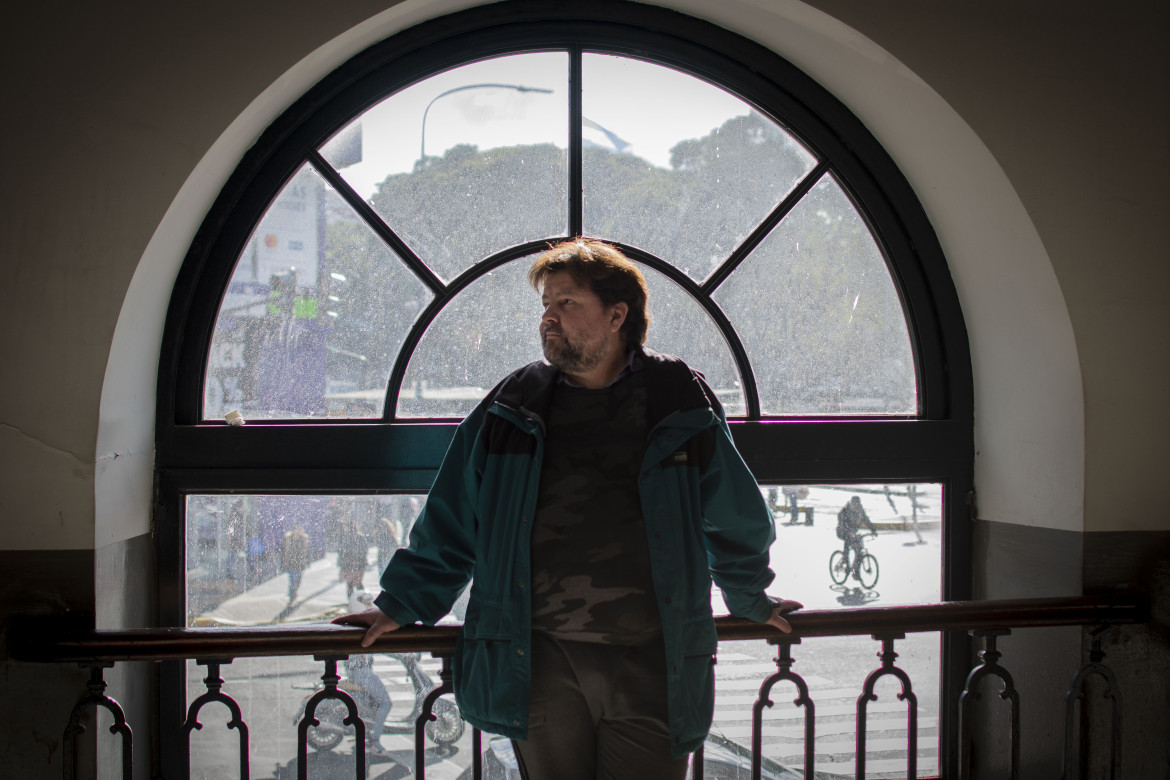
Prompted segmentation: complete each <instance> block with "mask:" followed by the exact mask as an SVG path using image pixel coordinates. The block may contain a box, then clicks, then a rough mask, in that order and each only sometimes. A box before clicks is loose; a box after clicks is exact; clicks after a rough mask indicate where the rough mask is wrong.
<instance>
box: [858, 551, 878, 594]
mask: <svg viewBox="0 0 1170 780" xmlns="http://www.w3.org/2000/svg"><path fill="white" fill-rule="evenodd" d="M857 573H858V575H859V577H860V579H861V587H863V588H865V589H866V590H869V589H870V588H872V587H873V586H874V585H877V581H878V562H877V558H875V557H873V556H872V555H870V554H869V553H868V552H866V553H862V555H861V567H860V568H859V569H858V571H857Z"/></svg>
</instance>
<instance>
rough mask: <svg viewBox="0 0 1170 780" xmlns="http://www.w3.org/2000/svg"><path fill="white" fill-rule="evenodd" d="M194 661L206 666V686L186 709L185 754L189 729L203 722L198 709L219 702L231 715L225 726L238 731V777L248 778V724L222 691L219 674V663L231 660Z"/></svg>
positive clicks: (189, 741)
mask: <svg viewBox="0 0 1170 780" xmlns="http://www.w3.org/2000/svg"><path fill="white" fill-rule="evenodd" d="M195 663H197V664H199V665H200V666H206V667H207V676H206V677H204V678H203V684H204V685H205V686H207V692H206V693H204V694H203V695H202V696H200V697H199V698H197V699H196V700H195V701H193V702H191V706H190V707H189V708H188V710H187V720H185V721H184V722H183V735H184V736H185V737H186V738H187V755H188V757H189V756H190V755H191V731H192V730H194V729H202V728H203V724H202V723H200V722H199V710H201V709H202V708H203V705H204V704H209V703H211V702H219V703H220V704H223V705H224V706H226V707H227V708H228V712H230V713H231V716H232V719H231V720H229V721H228V722H227V727H228V728H229V729H237V730H238V731H239V734H240V778H241V780H248V778H249V777H250V776H251V775H250V770H249V768H248V724H246V723H244V718H243V713H242V712H241V711H240V705H239V704H238V703H237V702H236V700H235V699H233V698H232V697H231V696H228V695H227V694H226V693H224V692H223V691H222V688H223V678H222V677H220V675H219V667H220V665H221V664H224V663H228V664H230V663H231V661H201V660H198V659H196V660H195Z"/></svg>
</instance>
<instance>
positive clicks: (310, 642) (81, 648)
mask: <svg viewBox="0 0 1170 780" xmlns="http://www.w3.org/2000/svg"><path fill="white" fill-rule="evenodd" d="M1146 620H1148V607H1147V605H1146V604H1145V603H1144V602H1143V601H1142V600H1141V599H1140V598H1135V597H1130V596H1108V597H1106V596H1095V597H1079V598H1055V599H1027V600H1006V601H982V602H947V603H941V604H926V605H915V606H902V607H877V608H859V609H842V610H826V611H807V612H798V613H795V614H793V615H792V616H790V622H791V623H792V627H793V633H792V634H788V635H783V634H780V633H779V632H777V631H775V630H774V629H771V628H768V627H766V626H761V625H760V624H757V623H752V622H750V621H745V620H738V619H735V618H726V617H725V618H719V619H717V621H716V623H717V626H718V630H719V638H720V643H721V645H722V643H724V642H729V641H735V640H747V639H766V640H767V641H768V642H769V643H771V644H774V645H776V646H777V657H776V659H775V660H776V664H777V671H776V672H775V673H773V674H771V675H770V676H768V677H767V678H766V679H764V680H763V681H762V683H761V686H760V689H759V695H758V697H757V699H756V701H755V704H754V705H753V711H752V746H751V772H752V775H751V776H752V778H753V780H759V778H760V777H761V772H762V769H761V767H762V764H763V762H764V761H765V759H764V757H763V755H762V753H763V751H762V743H761V733H762V728H763V714H764V710H765V709H766V708H770V707H771V706H772V704H773V702H772V700H771V699H770V698H769V697H770V694H771V690H772V688H773V686H774V685H775V684H776V683H778V682H782V681H786V682H789V683H792V684H793V685H794V686H795V687H796V689H797V691H798V694H799V695H798V697H797V699H796V700H795V702H794V704H795V705H796V706H797V707H800V708H803V709H804V745H803V772H804V775H803V776H804V777H806V778H812V777H817V776H818V774H817V773H816V772H815V771H814V756H815V742H816V731H815V719H814V711H815V710H814V708H815V704H814V702H813V700H812V698H811V697H810V695H809V688H808V686H807V684H806V682H805V680H804V679H803V678H802V677H801V676H800V675H799V674H796V673H795V672H793V671H792V664H793V655H792V653H793V648H794V647H795V646H797V645H799V644H800V642H801V639H803V638H811V637H828V636H847V635H869V636H872V637H873V638H874V640H876V641H877V642H879V643H880V645H881V651H880V652H879V654H878V656H879V658H880V660H881V665H880V666H879V667H878V668H876V669H874V670H872V671H871V672H870V673H869V675H868V676H867V677H866V679H865V682H864V685H863V687H862V691H861V693H860V695H859V697H858V699H857V705H856V741H857V749H856V753H855V761H856V771H855V776H856V777H857V778H859V779H860V778H865V776H866V766H865V760H866V746H865V738H866V727H867V705H868V704H869V702H871V701H874V700H875V699H876V696H875V695H874V686H875V684H876V683H877V681H878V680H879V679H880V678H882V677H885V676H890V677H893V678H895V679H896V680H897V681H898V682H899V683H900V685H901V691H900V693H899V694H898V698H899V699H900V700H902V701H904V702H906V705H907V728H906V734H907V746H906V757H907V758H906V762H907V765H906V776H907V777H909V778H915V777H917V776H918V775H917V755H918V750H917V732H918V729H917V706H916V698H915V694H914V692H913V689H912V684H911V680H910V677H909V676H908V675H907V674H906V673H905V672H904V671H903V670H902V669H900V668H899V667H898V666H896V665H895V660H896V658H897V653H896V652H895V650H894V646H895V642H897V641H899V640H901V639H904V638H905V636H906V635H907V634H908V633H917V632H935V631H942V632H957V631H963V632H968V633H970V634H971V635H972V636H973V637H975V639H976V641H980V642H982V643H983V649H982V650H981V651H979V653H978V658H979V661H978V663H977V664H976V665H975V666H974V668H972V669H971V670H970V673H969V674H968V675H967V678H966V685H965V687H964V690H963V692H962V694H961V695H960V696H959V701H958V706H957V710H958V711H957V712H956V713H955V716H956V717H957V719H958V730H957V733H958V742H959V745H958V756H959V762H958V770H957V771H958V776H959V777H960V778H965V777H968V776H969V773H970V760H971V755H970V745H971V734H972V728H973V725H972V720H973V717H974V713H975V705H976V703H977V700H978V699H979V697H980V694H979V692H978V691H977V688H978V687H979V685H980V684H981V683H982V682H984V681H985V680H987V679H989V678H994V679H997V680H998V681H999V684H1000V686H1001V689H1000V691H999V696H1000V698H1002V699H1004V700H1006V701H1008V702H1009V704H1010V722H1009V723H1008V726H1007V735H1008V750H1009V752H1010V756H1009V757H1008V764H1009V766H1010V773H1011V777H1013V778H1016V777H1018V776H1019V771H1020V762H1019V755H1020V737H1019V717H1020V716H1019V693H1018V691H1017V690H1016V688H1015V684H1014V681H1013V679H1012V676H1011V674H1010V673H1009V672H1008V669H1007V667H1006V666H1005V665H1004V664H1001V659H1002V653H1001V652H1000V650H999V649H998V648H997V639H998V638H999V637H1002V636H1004V635H1006V634H1009V633H1010V632H1011V631H1013V630H1016V629H1021V628H1035V627H1045V626H1089V627H1092V629H1093V631H1092V632H1091V633H1090V637H1091V648H1090V649H1089V650H1088V651H1087V652H1086V662H1085V665H1084V666H1083V668H1081V669H1080V671H1078V672H1077V673H1076V675H1075V676H1074V678H1073V680H1072V683H1071V685H1070V688H1069V692H1068V696H1067V697H1066V713H1065V723H1066V728H1065V746H1064V762H1065V764H1064V766H1065V773H1064V776H1065V777H1069V778H1073V777H1077V776H1078V773H1079V764H1078V761H1077V756H1078V755H1083V752H1084V751H1083V749H1081V748H1083V745H1084V743H1085V741H1086V740H1087V738H1088V737H1087V730H1088V725H1087V724H1086V723H1085V719H1084V718H1080V719H1078V718H1076V717H1075V715H1076V712H1077V708H1078V707H1080V706H1082V704H1083V701H1084V698H1085V695H1086V688H1085V681H1086V679H1088V678H1089V677H1094V676H1096V677H1099V678H1100V679H1101V680H1102V681H1103V684H1104V688H1105V689H1104V691H1103V694H1102V695H1103V697H1104V698H1106V699H1108V700H1109V702H1110V705H1111V709H1110V721H1109V723H1108V724H1107V729H1108V733H1109V750H1110V756H1109V760H1108V765H1109V766H1110V767H1111V768H1112V771H1113V772H1116V771H1117V767H1118V764H1119V761H1120V750H1121V742H1120V739H1121V733H1122V731H1121V728H1122V726H1121V693H1120V691H1119V690H1118V688H1117V684H1116V680H1115V678H1114V676H1113V674H1112V672H1111V671H1110V670H1109V668H1108V667H1107V666H1105V664H1104V653H1103V652H1102V650H1101V642H1100V635H1101V632H1103V631H1104V630H1106V629H1107V628H1109V627H1110V626H1113V625H1117V624H1124V623H1136V622H1144V621H1146ZM457 631H458V629H457V627H439V628H422V627H407V628H403V629H400V630H398V631H395V632H393V633H391V634H387V635H385V636H383V637H382V638H380V639H379V640H378V641H377V642H376V643H375V644H374V646H372V647H370V648H368V649H362V648H360V647H358V644H357V637H358V635H359V634H360V629H354V628H343V627H340V626H334V625H328V624H325V625H299V626H261V627H252V628H238V629H233V628H155V629H130V630H121V631H109V630H104V631H85V632H78V633H70V634H65V635H60V634H58V635H51V634H48V633H47V632H45V631H44V630H42V629H41V628H35V629H34V628H33V627H31V626H29V625H25V626H21V625H20V624H17V625H16V626H14V627H13V628H12V629H10V631H9V636H8V638H9V652H10V654H11V655H12V656H13V657H14V658H17V659H18V660H25V661H38V662H45V663H57V664H61V663H76V664H80V665H81V666H83V667H88V668H89V670H90V681H89V683H88V685H87V692H86V694H85V695H83V696H82V697H81V698H80V700H79V701H78V702H77V704H76V706H75V707H74V708H73V710H72V712H71V713H69V715H68V726H67V727H66V729H65V732H64V739H63V744H64V751H65V755H64V762H63V763H64V776H65V777H66V778H70V777H72V776H73V771H74V762H73V760H72V755H73V749H74V742H75V737H76V736H77V735H78V734H79V733H80V732H81V731H83V730H84V728H83V727H82V726H81V725H80V723H81V718H82V713H83V712H84V711H85V710H86V709H88V708H95V709H96V708H103V709H105V710H108V711H109V713H110V714H111V715H112V717H113V721H114V724H113V726H112V727H111V729H110V730H111V732H112V733H114V734H115V735H116V736H117V737H118V738H120V740H121V743H122V771H123V777H125V778H129V777H131V773H132V767H131V756H132V755H133V749H132V740H133V735H132V731H131V728H130V726H129V725H128V724H127V723H126V719H125V715H124V713H123V710H122V707H121V706H120V705H119V703H118V702H117V701H116V700H115V699H114V698H113V697H111V696H110V695H109V694H108V692H107V690H106V682H105V680H104V675H103V672H104V670H105V669H108V668H110V667H111V666H113V665H114V664H116V663H119V662H129V661H169V660H182V659H191V660H194V661H195V662H196V663H197V664H199V665H201V666H203V667H205V668H206V670H207V676H206V678H205V679H204V685H205V688H206V692H205V693H203V694H202V695H200V696H198V697H196V698H195V699H194V700H193V701H192V702H191V703H190V706H189V708H188V710H187V716H186V721H185V723H184V724H183V735H184V739H185V742H186V746H187V750H188V755H189V749H190V735H191V732H192V730H194V729H200V728H201V727H202V726H201V724H200V723H199V720H198V718H199V713H200V710H201V708H202V707H203V706H204V705H205V704H208V703H211V702H218V703H221V704H224V705H225V706H227V707H228V710H229V712H230V714H231V716H232V718H231V720H230V721H229V722H228V723H227V728H228V729H235V730H236V731H237V732H238V741H239V773H240V777H241V778H248V777H249V776H250V768H249V749H248V727H247V725H246V724H245V722H244V720H243V712H242V710H241V708H240V706H239V704H238V703H237V702H236V700H234V699H233V698H232V697H231V696H230V695H229V694H228V693H225V692H224V690H223V688H224V681H223V679H222V677H220V665H221V664H224V663H230V662H231V661H232V660H234V659H237V658H247V657H275V656H312V657H313V658H314V659H316V660H317V661H319V662H321V663H323V664H324V674H323V675H322V677H321V680H322V687H321V688H320V689H319V690H318V691H317V692H316V693H315V694H314V695H312V696H311V697H310V698H309V699H308V701H307V703H306V705H305V712H304V715H303V717H302V718H301V719H300V722H299V724H298V726H297V728H298V757H297V767H298V776H299V777H300V778H305V777H306V772H307V765H308V762H307V752H308V745H307V741H306V732H307V729H309V728H310V727H312V726H314V725H315V724H316V723H317V720H316V718H315V713H316V708H317V707H318V706H319V705H321V703H322V702H325V701H328V700H336V701H338V702H340V704H341V706H344V707H345V711H346V717H345V721H344V722H345V723H346V724H347V725H350V726H352V727H353V729H354V731H355V734H356V737H355V740H354V754H355V766H354V777H356V778H359V780H364V778H365V777H366V755H365V747H364V740H363V739H362V732H363V729H364V724H363V722H362V719H361V717H359V713H358V708H357V703H356V702H355V701H354V699H353V697H352V696H350V694H349V693H347V692H346V691H345V690H344V689H343V688H342V687H339V685H338V683H339V680H340V676H339V675H338V674H337V662H338V661H339V660H343V659H345V658H346V657H347V656H349V655H352V654H356V653H410V652H429V653H431V654H432V655H434V656H436V657H438V658H440V659H442V671H441V672H440V683H439V685H438V686H437V687H436V688H434V689H433V690H432V691H430V693H429V694H428V695H427V696H426V698H425V701H424V704H423V708H422V713H421V714H420V715H419V716H418V719H417V722H416V724H415V757H414V758H415V767H414V774H415V777H417V778H419V780H423V778H425V774H426V765H425V761H424V760H423V752H424V751H423V746H424V738H423V734H424V727H425V726H426V724H427V723H428V722H430V721H432V720H433V719H434V715H433V712H434V709H435V707H434V705H435V702H436V701H437V700H438V699H439V698H440V697H441V696H443V695H445V694H447V693H450V692H451V690H452V688H451V674H450V666H449V660H450V658H451V655H452V653H453V652H454V647H455V637H456V633H457ZM472 740H473V742H472V766H471V773H472V777H473V778H475V780H480V778H481V777H482V775H483V762H482V754H483V750H482V741H481V734H480V733H479V731H478V730H473V733H472ZM1078 751H1079V752H1078ZM1082 763H1083V762H1082ZM184 765H185V766H186V765H187V764H186V763H185V764H184ZM704 766H705V763H704V756H703V750H702V749H700V750H699V751H698V752H697V753H696V754H695V756H694V759H693V762H692V776H693V777H694V778H695V779H696V780H700V779H701V778H702V777H703V774H704Z"/></svg>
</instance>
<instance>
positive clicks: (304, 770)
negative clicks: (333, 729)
mask: <svg viewBox="0 0 1170 780" xmlns="http://www.w3.org/2000/svg"><path fill="white" fill-rule="evenodd" d="M348 657H349V656H347V655H328V656H322V655H316V656H313V660H315V661H324V662H325V674H323V675H321V682H322V683H324V684H325V687H324V688H322V689H321V690H319V691H317V692H316V693H315V694H313V695H312V696H311V697H310V698H309V701H308V702H306V703H305V716H304V717H303V718H301V722H300V723H299V724H297V780H308V778H309V727H310V726H319V725H321V721H319V720H317V718H316V715H315V713H316V712H317V705H318V704H320V703H321V702H323V701H325V700H326V699H336V700H338V701H340V702H341V703H342V704H344V705H345V709H346V712H347V713H348V715H347V716H346V718H345V719H344V720H343V721H342V724H343V725H345V726H353V741H354V751H353V752H354V758H355V759H356V766H355V767H354V777H356V778H357V780H365V777H366V724H365V723H364V722H363V721H362V719H361V717H360V716H359V715H358V707H357V702H355V701H354V700H353V697H352V696H350V695H349V694H348V693H346V692H345V691H344V690H342V689H341V688H338V687H337V684H338V683H339V682H341V677H340V676H338V674H337V662H338V661H344V660H345V659H346V658H348Z"/></svg>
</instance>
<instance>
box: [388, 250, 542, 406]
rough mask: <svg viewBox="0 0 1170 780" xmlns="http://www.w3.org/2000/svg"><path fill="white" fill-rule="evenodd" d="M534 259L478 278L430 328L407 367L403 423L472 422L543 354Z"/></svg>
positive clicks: (401, 397) (400, 402) (401, 396)
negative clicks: (493, 392)
mask: <svg viewBox="0 0 1170 780" xmlns="http://www.w3.org/2000/svg"><path fill="white" fill-rule="evenodd" d="M533 259H534V258H532V257H528V258H521V259H520V260H516V261H514V262H511V263H508V264H507V265H504V266H501V267H500V268H497V269H495V270H494V271H492V272H490V273H488V274H485V275H484V276H482V277H480V278H479V279H476V280H475V281H474V282H472V283H471V285H470V286H469V287H468V288H467V289H465V290H464V291H463V292H461V293H460V294H459V295H458V296H457V297H456V298H455V299H454V300H453V301H451V303H450V304H448V305H447V307H446V308H445V309H443V311H441V312H440V313H439V316H438V317H436V318H435V321H434V322H432V323H431V325H430V327H429V328H427V332H426V333H425V334H424V335H423V337H422V340H421V341H420V342H419V345H418V348H417V349H415V351H414V355H412V356H411V359H410V363H409V365H408V366H407V368H406V376H405V378H404V380H403V384H402V390H401V392H400V394H399V396H398V412H397V413H398V416H400V417H465V416H466V415H467V414H468V412H470V411H471V410H472V409H473V408H475V405H476V403H478V402H479V400H480V399H482V398H483V397H484V396H485V395H487V392H488V390H490V389H491V388H492V387H495V385H496V383H498V382H499V381H500V380H501V379H503V378H504V377H505V376H507V375H508V374H510V373H511V372H512V371H514V370H516V369H517V368H520V367H521V366H525V365H527V364H529V363H531V362H533V361H534V360H540V359H541V358H542V357H543V355H542V353H541V349H540V312H541V307H540V296H539V295H537V294H536V291H535V290H533V289H532V286H531V285H530V284H528V276H527V275H528V268H529V267H530V266H531V265H532V261H533Z"/></svg>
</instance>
